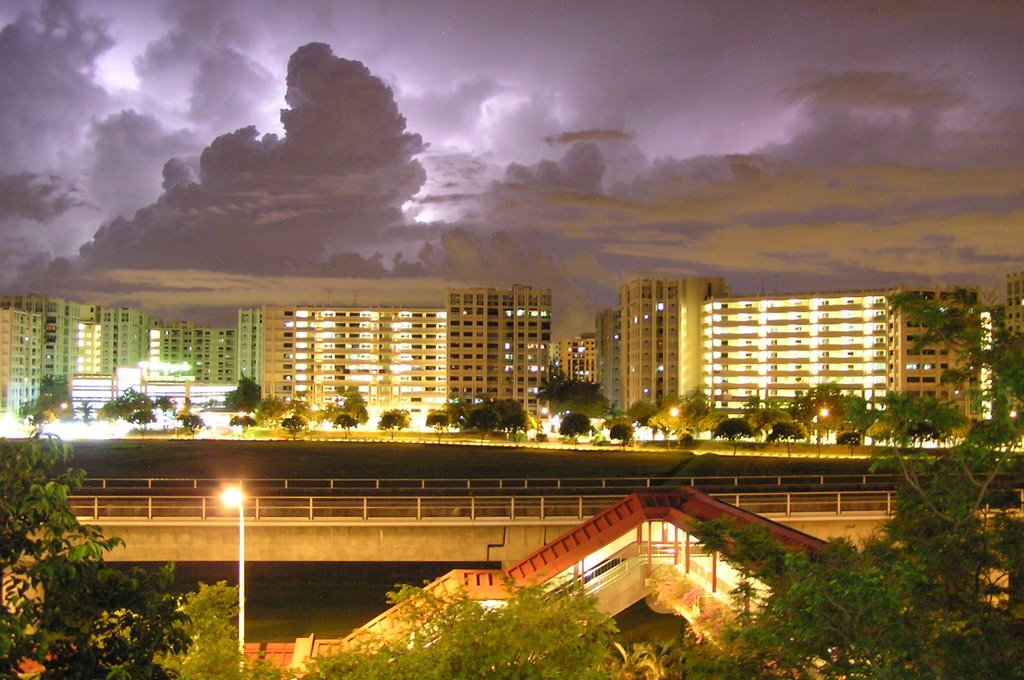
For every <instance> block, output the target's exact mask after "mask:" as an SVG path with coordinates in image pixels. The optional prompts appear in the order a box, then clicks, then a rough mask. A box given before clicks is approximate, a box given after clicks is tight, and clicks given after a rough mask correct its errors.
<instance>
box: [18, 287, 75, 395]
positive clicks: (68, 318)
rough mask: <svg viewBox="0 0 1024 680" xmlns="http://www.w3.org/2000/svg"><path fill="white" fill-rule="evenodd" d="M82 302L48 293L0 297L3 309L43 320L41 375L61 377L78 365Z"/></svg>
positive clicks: (67, 374)
mask: <svg viewBox="0 0 1024 680" xmlns="http://www.w3.org/2000/svg"><path fill="white" fill-rule="evenodd" d="M83 307H85V305H82V304H81V303H79V302H74V301H72V300H65V299H64V298H59V297H52V296H49V295H12V296H6V297H2V298H0V309H20V310H22V311H25V312H35V313H37V314H39V315H40V317H41V319H42V327H41V330H40V333H41V335H40V338H39V340H40V350H41V356H40V366H39V370H40V372H41V373H42V375H44V376H47V375H52V376H58V377H61V378H66V377H67V376H69V375H71V374H72V373H74V372H75V371H76V370H77V368H78V323H79V321H80V319H81V315H82V308H83Z"/></svg>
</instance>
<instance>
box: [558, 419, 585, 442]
mask: <svg viewBox="0 0 1024 680" xmlns="http://www.w3.org/2000/svg"><path fill="white" fill-rule="evenodd" d="M591 430H592V428H591V426H590V418H588V417H587V416H586V415H585V414H583V413H566V414H565V417H564V418H562V424H561V425H559V426H558V434H560V435H562V436H563V437H568V438H569V439H571V440H572V441H573V443H576V440H577V439H579V437H580V436H581V435H584V434H590V432H591Z"/></svg>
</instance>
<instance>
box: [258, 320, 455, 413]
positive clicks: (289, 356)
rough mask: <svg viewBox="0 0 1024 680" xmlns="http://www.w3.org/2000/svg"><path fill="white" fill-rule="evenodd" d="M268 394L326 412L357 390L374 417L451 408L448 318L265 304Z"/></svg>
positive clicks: (264, 321) (264, 343) (263, 385)
mask: <svg viewBox="0 0 1024 680" xmlns="http://www.w3.org/2000/svg"><path fill="white" fill-rule="evenodd" d="M262 317H263V361H262V364H263V382H262V387H263V395H264V396H276V397H280V398H282V399H286V400H303V401H306V402H307V403H309V404H310V405H311V406H313V407H316V408H321V407H323V406H325V405H326V404H328V403H331V402H336V401H337V400H339V399H340V398H341V397H343V395H344V393H345V391H346V390H347V389H348V388H350V387H355V388H356V389H358V390H359V392H360V394H362V396H363V398H364V399H365V400H366V404H367V409H368V410H369V411H370V416H371V419H373V418H376V417H378V416H379V415H380V413H382V412H384V411H387V410H391V409H404V410H406V411H409V413H410V415H411V417H412V421H413V424H414V426H418V427H423V426H424V420H425V418H426V414H427V413H428V412H429V411H431V410H434V409H441V408H444V404H445V399H446V395H447V383H446V380H445V356H446V351H447V325H448V324H447V320H446V313H445V311H444V310H443V309H439V308H412V307H372V308H366V307H327V306H299V307H292V306H286V307H280V306H265V307H263V310H262Z"/></svg>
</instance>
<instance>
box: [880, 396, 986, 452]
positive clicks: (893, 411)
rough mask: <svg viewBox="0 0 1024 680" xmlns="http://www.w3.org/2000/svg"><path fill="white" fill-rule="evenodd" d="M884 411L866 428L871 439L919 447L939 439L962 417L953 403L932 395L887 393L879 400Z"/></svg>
mask: <svg viewBox="0 0 1024 680" xmlns="http://www.w3.org/2000/svg"><path fill="white" fill-rule="evenodd" d="M883 404H884V410H883V411H881V415H879V417H878V419H877V420H876V421H875V423H874V424H873V425H872V426H871V427H870V428H868V433H870V436H871V437H872V438H873V439H877V440H878V441H882V442H889V443H892V444H897V445H899V446H917V447H920V446H923V445H924V443H925V442H928V441H932V442H941V441H944V440H947V439H949V438H950V437H951V436H952V435H953V433H954V432H955V431H957V430H958V429H960V428H961V427H962V426H963V425H964V424H965V423H966V418H965V417H964V415H963V413H962V412H961V411H960V409H959V408H958V407H957V406H956V405H955V404H950V403H947V402H941V401H939V400H938V399H936V398H935V397H931V396H925V395H917V394H899V393H896V392H890V393H889V394H887V395H885V399H883Z"/></svg>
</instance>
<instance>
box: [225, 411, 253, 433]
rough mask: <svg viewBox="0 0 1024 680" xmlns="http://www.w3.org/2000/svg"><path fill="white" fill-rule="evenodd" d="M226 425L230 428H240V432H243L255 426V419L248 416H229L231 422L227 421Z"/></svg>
mask: <svg viewBox="0 0 1024 680" xmlns="http://www.w3.org/2000/svg"><path fill="white" fill-rule="evenodd" d="M228 425H230V426H231V427H240V428H242V432H245V431H246V430H248V429H249V428H250V427H254V426H255V425H256V419H255V418H253V417H252V416H250V415H248V414H246V415H241V416H231V420H229V421H228Z"/></svg>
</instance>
